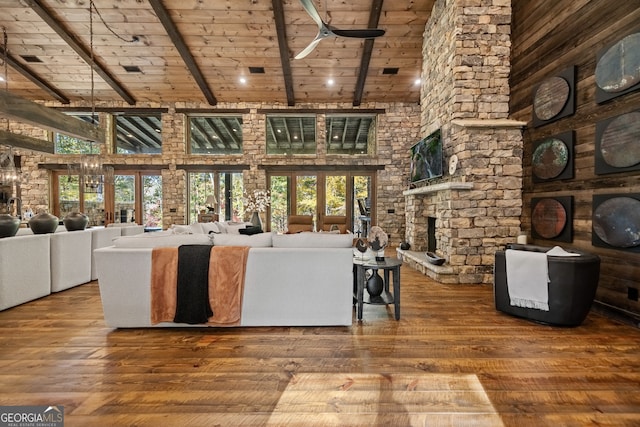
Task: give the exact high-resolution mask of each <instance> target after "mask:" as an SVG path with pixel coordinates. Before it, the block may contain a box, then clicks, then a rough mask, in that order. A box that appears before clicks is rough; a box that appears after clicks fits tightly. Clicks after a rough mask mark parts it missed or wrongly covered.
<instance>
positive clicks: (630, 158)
mask: <svg viewBox="0 0 640 427" xmlns="http://www.w3.org/2000/svg"><path fill="white" fill-rule="evenodd" d="M600 153H601V154H602V158H603V159H604V161H605V163H607V164H608V165H610V166H613V167H616V168H627V167H630V166H634V165H637V164H638V163H640V112H638V111H633V112H631V113H627V114H623V115H621V116H619V117H616V118H615V119H613V120H612V121H611V122H610V123H609V124H608V125H607V127H606V128H605V130H604V133H603V134H602V139H601V141H600Z"/></svg>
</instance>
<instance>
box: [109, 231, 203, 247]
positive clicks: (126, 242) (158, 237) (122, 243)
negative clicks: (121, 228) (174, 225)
mask: <svg viewBox="0 0 640 427" xmlns="http://www.w3.org/2000/svg"><path fill="white" fill-rule="evenodd" d="M210 244H211V240H210V239H209V236H207V235H206V234H172V233H168V234H165V232H162V231H156V232H154V233H144V234H139V235H135V236H122V237H118V238H117V239H115V240H114V241H113V245H114V246H115V247H116V248H158V247H177V246H180V245H210Z"/></svg>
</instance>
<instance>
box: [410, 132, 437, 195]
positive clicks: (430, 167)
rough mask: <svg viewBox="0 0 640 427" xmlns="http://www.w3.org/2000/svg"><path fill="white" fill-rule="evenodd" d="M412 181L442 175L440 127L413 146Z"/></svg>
mask: <svg viewBox="0 0 640 427" xmlns="http://www.w3.org/2000/svg"><path fill="white" fill-rule="evenodd" d="M410 173H411V182H412V183H416V182H420V181H424V180H427V179H431V178H437V177H439V176H442V137H441V134H440V129H438V130H437V131H435V132H433V133H432V134H431V135H429V136H427V137H425V138H423V139H422V140H420V142H418V143H417V144H416V145H414V146H413V147H411V170H410Z"/></svg>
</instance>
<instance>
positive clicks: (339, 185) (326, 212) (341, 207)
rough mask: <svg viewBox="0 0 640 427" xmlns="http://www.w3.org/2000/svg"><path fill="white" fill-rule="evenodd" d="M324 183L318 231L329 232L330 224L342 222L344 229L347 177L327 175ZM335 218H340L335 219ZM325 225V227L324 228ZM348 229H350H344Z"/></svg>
mask: <svg viewBox="0 0 640 427" xmlns="http://www.w3.org/2000/svg"><path fill="white" fill-rule="evenodd" d="M324 181H325V183H324V194H323V200H324V207H323V209H322V215H321V216H320V221H319V224H318V230H325V231H330V230H331V228H330V226H331V224H336V225H338V224H339V223H341V222H342V224H343V227H342V228H344V224H345V220H346V215H347V176H346V175H327V176H325V180H324ZM337 217H342V218H341V219H342V220H341V219H340V218H337ZM325 224H326V227H325ZM346 228H350V227H348V226H347V227H346Z"/></svg>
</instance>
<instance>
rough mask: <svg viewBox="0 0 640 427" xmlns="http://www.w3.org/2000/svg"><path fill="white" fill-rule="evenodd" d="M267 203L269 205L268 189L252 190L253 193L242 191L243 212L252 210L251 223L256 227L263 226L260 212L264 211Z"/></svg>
mask: <svg viewBox="0 0 640 427" xmlns="http://www.w3.org/2000/svg"><path fill="white" fill-rule="evenodd" d="M269 205H271V195H270V193H269V191H263V190H254V191H253V194H248V193H247V192H245V193H244V210H245V212H252V215H251V224H253V225H254V226H256V227H260V228H263V227H262V219H261V218H260V212H264V211H266V210H267V207H268V206H269Z"/></svg>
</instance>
